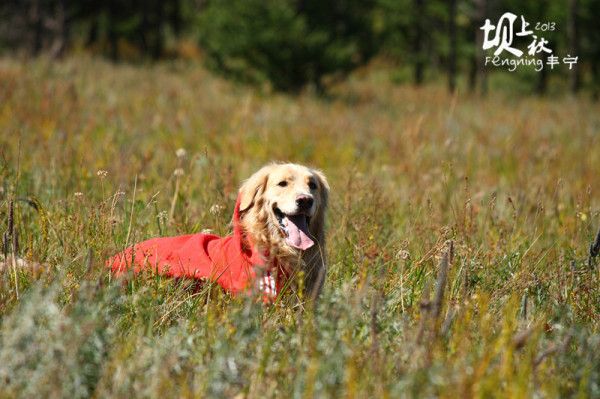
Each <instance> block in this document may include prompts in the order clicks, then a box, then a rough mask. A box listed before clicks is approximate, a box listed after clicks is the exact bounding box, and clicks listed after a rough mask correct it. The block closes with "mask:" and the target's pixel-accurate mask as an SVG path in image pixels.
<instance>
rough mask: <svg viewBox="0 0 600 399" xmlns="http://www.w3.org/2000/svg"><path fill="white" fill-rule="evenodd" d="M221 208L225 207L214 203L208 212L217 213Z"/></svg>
mask: <svg viewBox="0 0 600 399" xmlns="http://www.w3.org/2000/svg"><path fill="white" fill-rule="evenodd" d="M223 209H225V207H224V206H223V205H220V204H214V205H213V206H211V207H210V213H211V214H213V215H218V214H220V213H221V211H223Z"/></svg>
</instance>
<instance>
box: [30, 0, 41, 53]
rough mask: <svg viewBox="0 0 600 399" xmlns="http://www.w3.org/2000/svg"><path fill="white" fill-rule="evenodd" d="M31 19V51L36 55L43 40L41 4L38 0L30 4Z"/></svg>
mask: <svg viewBox="0 0 600 399" xmlns="http://www.w3.org/2000/svg"><path fill="white" fill-rule="evenodd" d="M31 19H32V23H33V43H32V49H31V50H32V53H33V55H38V54H39V53H40V52H41V51H42V46H43V43H42V40H43V34H44V32H43V28H44V27H43V22H44V21H43V17H42V5H41V4H40V0H35V1H34V2H33V4H32V9H31Z"/></svg>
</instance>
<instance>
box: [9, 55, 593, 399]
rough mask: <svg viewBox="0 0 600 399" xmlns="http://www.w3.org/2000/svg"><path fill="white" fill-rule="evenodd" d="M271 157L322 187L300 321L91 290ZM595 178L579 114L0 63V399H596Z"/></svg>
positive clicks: (211, 207) (193, 228)
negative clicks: (316, 288) (322, 240)
mask: <svg viewBox="0 0 600 399" xmlns="http://www.w3.org/2000/svg"><path fill="white" fill-rule="evenodd" d="M272 160H286V161H293V162H299V163H304V164H308V165H312V166H315V167H318V168H320V169H322V170H323V171H324V172H325V173H326V175H327V176H328V178H329V182H330V184H331V187H332V193H331V204H330V212H329V214H328V218H327V220H328V233H327V237H328V258H329V273H328V276H327V281H326V284H325V289H324V292H323V295H322V297H321V298H320V300H319V301H318V303H316V304H315V305H313V304H310V303H306V301H305V298H303V296H302V295H301V294H299V293H289V294H288V295H286V296H284V297H283V298H281V300H280V301H279V302H278V303H276V304H275V305H272V306H266V305H263V304H262V303H260V302H257V301H256V300H254V299H252V298H243V297H242V298H232V297H230V296H228V295H226V294H224V293H223V292H221V291H220V290H219V289H217V288H216V287H214V286H211V285H210V284H206V285H204V286H202V287H199V288H198V287H190V286H189V284H187V283H185V282H180V283H177V282H173V281H171V280H169V279H162V278H157V277H155V276H148V275H143V276H138V277H136V278H132V279H131V280H130V281H129V282H128V283H126V284H124V283H122V282H120V281H114V280H113V279H111V277H110V276H109V274H108V273H107V270H106V269H105V267H104V260H105V259H106V258H107V257H108V256H109V255H111V254H113V253H115V252H116V251H118V250H120V249H122V248H124V247H125V246H126V245H127V244H131V243H132V242H136V241H140V240H142V239H145V238H149V237H152V236H157V235H175V234H184V233H190V232H198V231H203V230H205V229H211V230H212V231H214V232H216V233H219V234H226V233H227V232H228V231H229V229H230V225H229V222H230V218H231V214H232V211H233V205H234V201H235V197H236V193H237V188H238V186H239V184H240V182H241V181H242V180H243V179H244V178H246V177H248V176H249V175H250V174H251V173H252V172H254V171H255V170H256V169H258V167H260V166H261V165H262V164H264V163H267V162H269V161H272ZM599 171H600V112H599V107H598V103H594V102H592V101H591V100H589V99H587V98H586V97H585V96H582V97H580V98H575V97H570V96H567V95H557V96H548V97H533V96H523V95H514V94H513V95H511V94H510V93H507V92H497V91H494V90H491V91H490V93H489V95H488V96H486V97H484V98H482V97H479V96H476V95H471V94H469V93H465V92H464V91H459V92H458V93H457V94H455V95H451V94H448V93H447V91H446V90H445V88H443V87H442V86H441V85H435V84H432V85H426V86H425V87H421V88H417V87H413V86H408V85H406V86H402V85H395V84H393V83H392V81H391V80H390V77H389V73H387V72H386V71H382V70H380V69H377V68H366V69H363V70H361V71H359V72H357V73H355V74H354V75H353V76H352V77H351V78H350V79H349V80H348V81H346V82H343V83H340V84H338V85H337V86H336V87H334V88H333V89H332V90H331V92H330V93H329V94H328V95H327V96H326V97H316V96H314V95H313V94H311V93H309V92H307V93H303V94H300V95H297V96H288V95H283V94H276V93H270V92H268V91H265V90H258V89H256V88H252V87H246V86H240V85H235V84H232V83H230V82H227V81H225V80H222V79H221V78H218V77H215V76H214V75H212V74H211V73H209V72H207V71H206V70H204V69H203V68H202V67H200V66H198V65H195V64H188V63H179V62H162V63H158V64H155V65H152V66H139V65H137V66H136V65H126V64H120V65H119V64H117V65H114V64H111V63H108V62H104V61H101V60H97V59H90V58H86V57H73V58H69V59H67V60H64V61H61V62H58V63H56V62H48V61H45V60H44V59H39V60H34V61H15V60H11V59H6V58H5V59H0V182H1V185H0V232H1V233H2V234H3V237H4V241H5V242H6V243H7V244H6V245H5V247H6V248H5V250H6V251H8V252H10V251H12V250H13V249H15V247H17V248H16V249H17V253H18V255H19V257H21V258H23V259H25V260H26V261H27V262H28V263H29V266H28V267H26V268H16V269H15V268H13V267H4V268H3V270H0V397H3V398H4V397H6V398H17V397H48V398H58V397H69V398H79V397H98V398H103V397H116V398H131V397H148V398H165V397H228V398H256V397H278V398H287V397H294V398H312V397H315V398H323V397H362V398H366V397H369V398H370V397H378V398H379V397H444V398H457V397H502V398H506V397H540V398H546V397H548V398H554V397H600V316H599V315H600V284H599V283H600V274H599V269H598V266H595V265H594V263H593V262H592V264H590V263H589V261H588V251H589V245H590V242H591V241H592V239H593V238H594V236H595V233H596V231H597V229H598V227H600V200H599V196H598V194H599V193H600V186H599V184H600V180H599V179H598V172H599ZM11 208H12V211H11ZM15 236H16V237H18V240H17V241H18V242H17V243H16V245H15V238H14V237H15Z"/></svg>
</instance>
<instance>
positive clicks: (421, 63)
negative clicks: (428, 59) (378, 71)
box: [413, 0, 425, 86]
mask: <svg viewBox="0 0 600 399" xmlns="http://www.w3.org/2000/svg"><path fill="white" fill-rule="evenodd" d="M413 5H414V7H415V19H414V20H415V25H414V30H415V32H414V37H413V55H414V57H415V63H414V68H415V69H414V80H415V84H416V85H417V86H419V85H421V84H422V83H423V76H424V69H425V60H424V55H423V21H422V18H424V14H425V13H424V9H425V0H413Z"/></svg>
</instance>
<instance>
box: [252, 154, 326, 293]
mask: <svg viewBox="0 0 600 399" xmlns="http://www.w3.org/2000/svg"><path fill="white" fill-rule="evenodd" d="M284 182H285V183H284ZM284 184H285V185H284ZM328 194H329V184H328V183H327V179H326V178H325V175H324V174H323V173H322V172H320V171H318V170H315V169H310V168H308V167H306V166H302V165H297V164H279V163H274V164H270V165H267V166H264V167H263V168H261V169H260V170H259V171H258V172H256V173H255V174H253V175H252V176H251V177H250V178H249V179H248V180H246V181H245V182H244V183H243V184H242V186H241V188H240V215H241V225H242V228H243V230H244V232H245V234H247V235H248V236H250V238H251V241H252V242H254V243H255V245H257V247H258V249H259V250H260V251H262V252H265V251H266V252H267V253H268V254H269V259H268V261H269V262H273V261H275V260H276V261H277V262H278V263H279V264H280V265H282V266H283V267H284V268H285V270H286V271H287V272H288V273H289V274H290V275H291V274H294V273H297V272H299V271H303V272H304V276H305V277H304V288H305V290H306V292H307V293H308V294H309V295H310V297H311V298H315V297H316V296H318V295H319V293H320V291H321V288H322V286H323V282H324V279H325V274H326V272H327V267H326V259H325V211H326V209H327V199H328ZM300 195H305V196H310V197H311V198H312V199H313V200H314V201H313V204H312V206H311V207H310V209H309V210H308V211H307V212H306V214H307V216H309V223H308V230H309V233H310V237H311V239H312V240H313V241H314V243H315V244H314V245H313V246H312V247H310V248H308V249H306V250H304V251H302V250H300V249H297V248H294V247H292V246H290V245H288V243H287V242H286V238H285V233H284V232H283V231H282V230H281V229H280V222H279V221H278V219H277V216H276V214H275V208H277V209H278V210H281V211H282V212H284V213H286V214H288V213H289V214H294V213H296V212H298V209H297V198H298V196H300Z"/></svg>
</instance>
